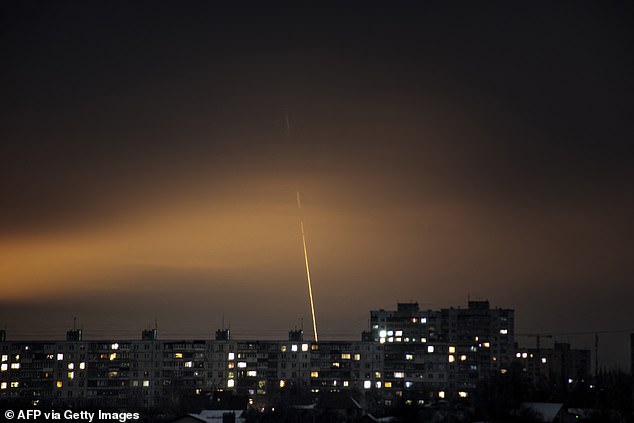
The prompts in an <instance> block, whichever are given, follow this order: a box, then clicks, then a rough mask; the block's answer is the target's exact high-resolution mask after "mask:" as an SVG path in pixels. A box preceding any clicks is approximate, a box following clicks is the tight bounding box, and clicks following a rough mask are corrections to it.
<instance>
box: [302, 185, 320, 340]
mask: <svg viewBox="0 0 634 423" xmlns="http://www.w3.org/2000/svg"><path fill="white" fill-rule="evenodd" d="M297 208H298V209H299V210H301V209H302V203H301V202H300V200H299V191H297ZM299 227H300V229H301V232H302V245H303V246H304V262H305V263H306V279H307V280H308V296H309V297H310V312H311V314H312V317H313V335H314V336H315V342H319V338H318V337H317V321H316V320H315V303H314V302H313V287H312V284H311V282H310V267H309V266H308V252H307V250H306V235H305V234H304V219H303V218H302V217H301V216H300V219H299Z"/></svg>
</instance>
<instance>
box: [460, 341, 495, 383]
mask: <svg viewBox="0 0 634 423" xmlns="http://www.w3.org/2000/svg"><path fill="white" fill-rule="evenodd" d="M482 346H484V348H490V347H491V343H489V342H483V343H482ZM465 393H466V392H465Z"/></svg>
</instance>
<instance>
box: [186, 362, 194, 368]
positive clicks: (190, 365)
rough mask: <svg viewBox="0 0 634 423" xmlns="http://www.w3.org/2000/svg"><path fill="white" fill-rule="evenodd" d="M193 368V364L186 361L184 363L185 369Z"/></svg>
mask: <svg viewBox="0 0 634 423" xmlns="http://www.w3.org/2000/svg"><path fill="white" fill-rule="evenodd" d="M193 366H194V362H193V361H186V362H185V367H193Z"/></svg>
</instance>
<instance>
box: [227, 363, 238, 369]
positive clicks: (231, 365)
mask: <svg viewBox="0 0 634 423" xmlns="http://www.w3.org/2000/svg"><path fill="white" fill-rule="evenodd" d="M234 367H236V365H235V363H233V362H229V363H227V369H233V368H234Z"/></svg>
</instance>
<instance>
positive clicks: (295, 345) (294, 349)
mask: <svg viewBox="0 0 634 423" xmlns="http://www.w3.org/2000/svg"><path fill="white" fill-rule="evenodd" d="M291 351H293V352H297V344H293V345H292V346H291Z"/></svg>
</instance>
